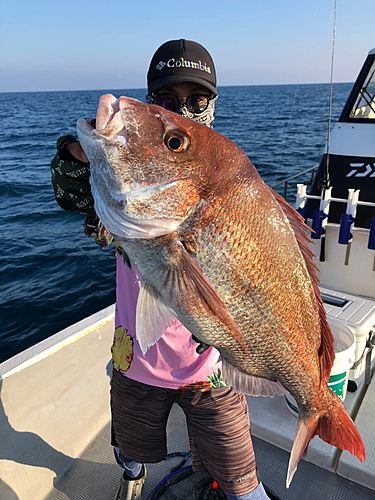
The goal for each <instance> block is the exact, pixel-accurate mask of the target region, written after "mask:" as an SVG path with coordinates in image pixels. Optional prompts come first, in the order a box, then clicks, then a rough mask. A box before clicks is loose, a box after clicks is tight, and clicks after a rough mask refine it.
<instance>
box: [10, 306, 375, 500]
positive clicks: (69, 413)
mask: <svg viewBox="0 0 375 500" xmlns="http://www.w3.org/2000/svg"><path fill="white" fill-rule="evenodd" d="M113 316H114V308H113V307H111V308H107V309H106V310H103V311H100V312H99V313H97V314H95V315H93V316H92V317H90V318H86V319H85V320H84V321H82V322H80V323H78V324H76V325H73V326H72V327H70V328H69V329H67V330H64V331H62V332H60V333H59V334H56V336H54V337H53V338H50V339H47V340H46V341H44V342H42V343H41V344H38V345H37V346H34V347H33V348H31V349H30V350H29V351H28V352H24V353H22V354H21V355H19V356H17V357H16V358H13V359H11V360H9V361H7V362H5V363H3V364H2V365H0V498H1V500H30V498H32V499H33V500H66V499H69V500H84V499H87V500H88V499H90V500H107V499H108V500H113V498H114V494H115V491H116V489H117V486H118V484H119V478H120V476H121V469H120V468H119V466H118V465H117V464H116V462H115V459H114V456H113V450H112V447H111V445H110V428H109V418H110V411H109V381H110V369H111V361H110V359H111V354H110V346H111V343H112V338H113V329H114V325H113ZM345 404H346V406H347V408H348V410H349V411H350V413H351V414H352V416H354V417H355V422H356V425H357V427H358V429H359V432H360V433H361V435H362V437H363V440H364V444H365V448H366V454H367V457H366V461H365V462H364V463H363V464H361V463H360V462H359V460H357V459H356V458H353V457H352V456H351V455H350V454H349V453H348V452H344V453H341V452H340V451H339V450H337V449H336V448H333V447H332V446H329V445H326V444H325V443H323V442H322V441H321V440H319V439H318V438H314V440H313V441H312V442H311V443H310V444H309V446H308V449H307V452H306V453H305V455H304V457H303V459H301V461H300V462H299V465H298V469H297V471H296V473H295V475H294V478H293V481H292V483H291V485H290V488H289V489H286V488H285V479H286V471H287V465H288V461H289V450H290V449H291V446H292V442H293V439H294V433H295V429H296V424H297V419H296V417H295V416H294V415H292V414H291V413H290V411H289V410H288V409H287V406H286V404H285V399H284V397H275V398H273V399H272V398H253V397H248V406H249V416H250V421H251V426H252V435H253V438H254V448H255V453H256V458H257V464H258V469H259V473H260V476H261V478H262V480H263V482H264V484H265V485H266V486H268V487H269V488H270V489H271V490H272V491H274V492H275V493H276V494H277V495H278V496H279V497H280V499H281V500H289V499H290V500H301V499H307V500H314V499H319V500H321V499H322V498H324V499H330V500H336V499H337V500H357V499H358V500H359V499H361V500H366V499H373V498H374V496H375V433H374V432H373V422H374V414H375V383H374V382H373V383H372V384H370V386H368V388H367V389H366V387H365V386H364V385H363V384H360V385H359V388H358V390H357V392H356V393H354V394H350V393H349V394H348V395H347V398H346V400H345ZM187 441H188V437H187V430H186V424H185V418H184V416H183V414H182V412H181V410H180V409H179V407H178V406H174V407H173V410H172V412H171V416H170V419H169V423H168V445H169V447H168V451H169V453H171V452H184V451H186V443H187ZM180 461H181V458H180V457H177V458H174V459H171V460H168V461H166V462H162V463H160V464H152V465H148V466H147V469H148V474H147V479H146V483H145V490H144V491H145V495H146V496H145V498H148V497H149V496H150V494H151V492H152V491H153V490H154V488H155V487H156V485H157V484H158V483H159V482H160V481H161V480H162V479H163V478H164V477H165V476H166V475H167V474H168V473H169V471H170V469H171V467H174V466H176V465H177V464H179V463H180ZM188 464H189V462H188ZM186 498H188V496H186ZM189 498H190V497H189Z"/></svg>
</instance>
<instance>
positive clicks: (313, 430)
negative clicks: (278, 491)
mask: <svg viewBox="0 0 375 500" xmlns="http://www.w3.org/2000/svg"><path fill="white" fill-rule="evenodd" d="M323 399H324V400H325V402H324V408H327V409H328V410H327V411H326V412H324V410H323V411H322V413H319V414H314V415H312V416H310V417H308V418H299V419H298V425H297V432H296V436H295V438H294V443H293V448H292V452H291V455H290V459H289V467H288V474H287V479H286V487H287V488H289V485H290V483H291V481H292V479H293V475H294V473H295V471H296V469H297V464H298V462H299V460H300V459H301V457H302V454H303V452H304V450H305V448H306V446H307V444H308V443H309V441H310V439H312V438H313V437H314V436H315V435H318V436H319V437H320V438H321V439H323V441H325V442H326V443H328V444H331V445H332V446H336V447H337V448H340V449H341V450H348V451H350V453H352V454H353V455H355V456H356V457H357V458H359V460H360V461H361V462H362V461H363V460H364V459H365V447H364V446H363V442H362V439H361V436H360V435H359V432H358V430H357V428H356V426H355V425H354V422H353V420H352V419H351V417H350V415H349V413H348V412H347V410H346V408H345V406H344V404H343V402H342V401H341V399H340V398H339V397H338V396H337V395H336V394H335V393H334V392H333V391H331V390H330V389H328V387H327V392H326V393H325V397H324V398H323ZM323 412H324V413H323Z"/></svg>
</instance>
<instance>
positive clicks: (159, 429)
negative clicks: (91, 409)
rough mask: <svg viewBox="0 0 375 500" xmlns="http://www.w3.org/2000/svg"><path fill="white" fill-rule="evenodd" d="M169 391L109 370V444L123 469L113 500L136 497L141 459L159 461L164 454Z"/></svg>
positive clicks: (142, 474) (141, 475)
mask: <svg viewBox="0 0 375 500" xmlns="http://www.w3.org/2000/svg"><path fill="white" fill-rule="evenodd" d="M172 404H173V398H172V397H171V395H170V391H167V390H165V389H160V388H157V387H152V386H148V385H146V384H141V383H139V382H136V381H134V380H131V379H129V378H127V377H125V376H123V375H121V374H120V373H119V372H117V371H116V370H113V374H112V380H111V410H112V445H113V446H114V452H115V458H116V461H117V462H118V464H119V465H120V466H121V467H122V468H123V469H125V472H124V474H123V475H122V477H121V479H120V485H119V488H118V490H117V493H116V496H115V500H138V499H140V498H141V491H142V488H143V484H144V481H145V478H146V468H145V466H144V462H149V463H155V462H160V461H161V460H162V459H163V458H164V457H165V455H166V454H167V451H166V450H167V447H166V422H167V419H168V415H169V412H170V409H171V407H172Z"/></svg>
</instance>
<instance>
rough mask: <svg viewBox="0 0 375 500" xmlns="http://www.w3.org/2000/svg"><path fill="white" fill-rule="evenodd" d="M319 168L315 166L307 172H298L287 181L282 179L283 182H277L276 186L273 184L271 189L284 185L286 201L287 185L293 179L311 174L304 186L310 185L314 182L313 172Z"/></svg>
mask: <svg viewBox="0 0 375 500" xmlns="http://www.w3.org/2000/svg"><path fill="white" fill-rule="evenodd" d="M318 167H319V165H315V166H314V167H310V168H308V169H307V170H304V171H303V172H299V173H298V174H296V175H292V176H291V177H288V178H287V179H284V180H283V181H280V182H278V183H277V184H274V185H273V186H272V189H275V188H277V187H278V186H282V185H283V184H284V194H283V196H284V198H285V199H286V197H287V194H288V183H289V182H290V181H292V180H293V179H298V177H301V176H302V175H306V174H308V173H310V172H311V176H310V180H309V181H307V182H306V185H309V184H312V183H313V181H314V175H315V170H316V169H317V168H318Z"/></svg>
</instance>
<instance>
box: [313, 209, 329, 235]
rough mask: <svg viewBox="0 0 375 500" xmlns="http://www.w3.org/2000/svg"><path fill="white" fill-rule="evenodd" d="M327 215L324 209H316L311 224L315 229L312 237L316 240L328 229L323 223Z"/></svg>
mask: <svg viewBox="0 0 375 500" xmlns="http://www.w3.org/2000/svg"><path fill="white" fill-rule="evenodd" d="M327 217H328V215H327V214H325V213H324V212H323V210H314V212H313V220H312V225H311V229H312V230H313V232H312V233H311V238H313V239H314V240H320V238H321V237H322V236H323V235H324V234H325V232H326V230H325V229H324V228H323V227H322V224H323V221H324V220H325V219H326V218H327Z"/></svg>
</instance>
